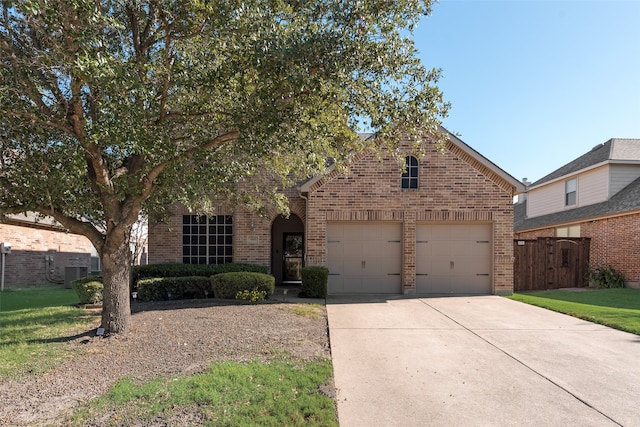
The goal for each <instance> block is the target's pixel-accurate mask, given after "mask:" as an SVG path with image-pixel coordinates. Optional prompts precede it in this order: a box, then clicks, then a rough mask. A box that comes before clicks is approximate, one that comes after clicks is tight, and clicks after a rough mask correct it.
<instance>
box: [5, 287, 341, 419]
mask: <svg viewBox="0 0 640 427" xmlns="http://www.w3.org/2000/svg"><path fill="white" fill-rule="evenodd" d="M76 303H78V298H77V296H76V294H75V292H73V291H70V290H64V289H44V288H36V289H33V288H32V289H27V290H19V291H5V292H2V293H0V331H1V333H0V381H2V380H4V379H7V378H19V377H21V376H24V375H37V374H40V373H43V372H46V371H47V370H49V369H51V368H53V367H55V366H56V365H58V364H59V363H61V362H62V361H64V360H65V359H66V358H68V357H70V356H72V355H73V354H77V352H78V351H80V350H70V349H69V346H65V345H64V342H65V341H66V340H68V339H69V338H70V337H74V336H77V335H78V334H81V333H84V332H86V331H87V330H88V329H89V328H90V327H91V325H92V324H93V325H95V324H97V322H99V312H98V311H88V310H84V309H79V308H76V307H74V306H73V304H76ZM319 307H320V306H314V305H307V304H304V305H303V304H300V305H296V306H293V308H292V310H293V312H294V313H296V314H297V315H300V316H305V317H307V316H310V317H313V316H316V315H318V309H319ZM74 347H76V348H77V347H78V346H74ZM332 375H333V370H332V365H331V361H330V360H327V359H322V360H318V361H306V362H301V361H296V360H295V359H294V358H293V357H291V355H290V354H288V353H287V352H278V351H277V350H274V352H273V354H272V362H271V363H268V364H266V363H263V362H259V361H252V362H249V363H236V362H220V363H215V364H213V365H212V366H211V368H210V369H209V370H207V371H206V372H204V373H202V374H198V375H194V376H189V377H179V378H157V379H155V380H153V381H150V382H147V383H143V384H136V383H135V382H134V381H132V380H130V379H124V380H121V381H119V382H118V383H117V384H116V385H115V386H114V387H113V388H112V389H111V390H110V391H109V392H108V393H107V394H106V395H104V396H101V397H99V398H97V399H95V400H93V401H91V402H89V403H87V404H86V405H84V406H82V407H80V408H79V409H78V410H77V411H75V413H73V414H72V415H71V418H70V419H69V420H66V421H65V423H64V424H65V425H87V424H91V423H92V422H93V420H100V421H99V422H100V424H101V425H103V424H106V425H148V424H149V423H154V422H156V423H157V422H158V421H159V420H163V421H166V423H167V425H171V424H173V423H174V422H172V420H174V421H178V420H179V419H180V417H183V418H184V417H185V416H186V417H187V418H188V419H189V423H190V424H193V425H204V426H245V425H263V426H281V425H287V426H302V425H304V426H337V425H338V421H337V416H336V409H335V402H334V400H333V398H332V397H330V396H327V395H325V394H324V393H323V392H322V391H321V388H322V386H323V385H324V384H328V383H329V381H330V379H331V378H332Z"/></svg>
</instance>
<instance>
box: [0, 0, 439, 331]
mask: <svg viewBox="0 0 640 427" xmlns="http://www.w3.org/2000/svg"><path fill="white" fill-rule="evenodd" d="M0 12H1V17H0V20H1V21H0V120H1V129H0V161H1V163H0V213H3V214H6V213H17V212H27V211H35V212H39V213H40V214H42V215H48V216H51V217H53V218H55V219H56V220H57V221H58V222H59V223H60V224H62V225H63V226H64V227H66V228H67V229H69V230H70V231H72V232H74V233H79V234H82V235H85V236H87V237H88V238H89V240H90V241H91V242H92V243H93V245H94V246H95V248H96V249H97V251H98V253H99V255H100V258H101V261H102V269H103V279H104V306H103V307H104V308H103V314H102V326H103V327H104V328H105V329H106V330H107V332H111V333H114V332H122V331H126V330H127V328H128V325H129V317H130V306H129V275H130V263H129V258H130V253H129V251H130V249H129V244H128V236H129V235H130V232H131V227H132V224H133V223H134V222H135V221H136V220H137V219H138V217H139V214H140V213H141V212H143V213H150V214H158V213H161V212H162V211H163V209H164V208H165V207H166V206H167V205H169V204H173V203H182V204H184V205H186V206H187V207H189V208H191V209H193V210H194V211H202V212H205V211H207V209H208V208H209V207H210V206H209V203H210V202H209V200H210V196H211V195H215V196H216V197H217V198H223V199H234V200H241V201H243V202H245V203H249V204H251V205H252V206H253V207H254V208H256V207H259V203H258V200H262V202H261V203H264V201H265V197H264V195H269V199H271V200H274V201H276V202H278V203H279V204H280V206H282V205H283V204H282V198H281V197H278V191H277V188H272V187H270V186H267V185H266V184H264V188H260V185H259V183H260V182H261V181H260V180H258V179H253V180H252V179H251V178H252V177H255V176H256V175H257V174H266V175H268V176H270V177H272V178H273V177H278V178H279V179H280V181H279V184H280V188H282V186H286V185H288V184H290V183H291V182H293V180H295V179H296V178H300V177H305V176H310V175H312V174H315V173H320V172H322V170H323V168H324V167H325V160H326V159H327V158H328V157H330V158H333V159H335V161H337V162H340V161H343V160H345V159H347V158H348V155H349V153H352V152H353V151H354V150H360V149H363V148H365V144H367V143H368V142H365V141H363V139H361V138H359V137H358V136H357V131H358V129H359V126H360V127H362V126H364V127H366V128H368V129H373V130H375V132H376V134H377V141H378V144H381V146H385V147H387V148H391V149H393V144H394V142H395V141H397V139H398V138H399V136H400V135H401V134H407V135H414V136H423V135H433V134H434V132H435V129H437V127H438V125H439V120H440V118H441V117H443V116H444V115H445V114H446V110H447V104H446V103H444V102H443V101H442V95H441V92H440V91H439V89H438V88H437V86H436V83H437V80H438V77H439V72H438V71H437V70H427V69H425V68H424V67H423V65H422V64H421V63H420V61H419V59H418V57H417V52H416V49H415V47H414V44H413V41H412V29H413V27H414V25H415V24H416V23H417V22H418V21H419V20H420V19H421V18H422V17H424V16H425V15H427V14H429V13H430V12H431V1H430V0H427V1H418V0H394V1H388V0H366V1H358V0H333V1H331V0H329V1H327V0H305V1H299V0H185V1H181V0H17V1H11V0H0ZM243 179H244V180H246V181H248V182H254V183H256V186H255V187H253V190H252V189H251V187H246V186H245V187H243V188H244V190H243V193H242V194H238V188H239V187H238V186H237V185H235V183H236V182H238V181H239V180H243ZM264 182H267V181H264ZM268 182H272V181H268ZM251 190H252V191H251ZM257 196H261V197H257Z"/></svg>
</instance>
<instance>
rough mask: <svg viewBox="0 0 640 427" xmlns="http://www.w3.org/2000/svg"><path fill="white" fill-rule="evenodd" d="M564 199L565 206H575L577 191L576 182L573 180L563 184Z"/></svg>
mask: <svg viewBox="0 0 640 427" xmlns="http://www.w3.org/2000/svg"><path fill="white" fill-rule="evenodd" d="M564 188H565V198H564V204H565V206H571V205H575V204H576V200H577V197H576V195H577V190H578V181H577V180H576V179H575V178H574V179H570V180H568V181H566V182H565V187H564Z"/></svg>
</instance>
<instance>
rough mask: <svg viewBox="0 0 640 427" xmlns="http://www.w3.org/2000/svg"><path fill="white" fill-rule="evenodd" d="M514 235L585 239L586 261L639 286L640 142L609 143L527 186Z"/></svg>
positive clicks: (521, 201)
mask: <svg viewBox="0 0 640 427" xmlns="http://www.w3.org/2000/svg"><path fill="white" fill-rule="evenodd" d="M514 222H515V224H514V229H515V237H516V238H517V239H532V238H538V237H589V238H591V248H590V263H591V264H592V265H601V264H611V265H612V266H614V267H615V268H616V269H618V270H620V271H622V272H623V273H624V274H625V277H626V280H627V282H628V283H629V284H630V285H638V283H639V282H640V139H610V140H609V141H607V142H605V143H604V144H600V145H598V146H596V147H594V148H593V149H592V150H591V151H589V152H588V153H586V154H584V155H582V156H580V157H578V158H577V159H575V160H574V161H572V162H570V163H568V164H566V165H564V166H562V167H561V168H559V169H558V170H556V171H554V172H552V173H550V174H549V175H547V176H545V177H544V178H542V179H540V180H538V181H536V182H534V183H532V184H529V185H528V186H527V191H526V193H524V194H523V195H521V197H520V200H519V202H518V203H517V204H516V206H515V221H514Z"/></svg>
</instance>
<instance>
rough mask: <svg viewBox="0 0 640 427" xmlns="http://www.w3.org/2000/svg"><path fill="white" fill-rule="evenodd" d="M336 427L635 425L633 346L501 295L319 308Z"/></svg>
mask: <svg viewBox="0 0 640 427" xmlns="http://www.w3.org/2000/svg"><path fill="white" fill-rule="evenodd" d="M327 313H328V317H329V330H330V338H331V352H332V358H333V366H334V373H335V385H336V388H337V401H338V416H339V420H340V425H341V427H352V426H491V425H494V426H523V425H531V426H615V425H624V426H640V337H639V336H636V335H633V334H628V333H625V332H620V331H616V330H614V329H610V328H606V327H604V326H600V325H596V324H593V323H589V322H585V321H582V320H579V319H575V318H572V317H569V316H565V315H562V314H558V313H554V312H552V311H548V310H544V309H541V308H537V307H533V306H530V305H526V304H523V303H519V302H515V301H511V300H509V299H506V298H501V297H497V296H478V297H443V298H404V297H401V296H398V297H396V298H391V299H378V300H376V299H371V298H369V299H366V298H361V297H330V298H329V299H328V300H327Z"/></svg>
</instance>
